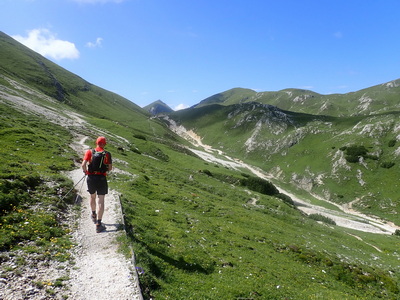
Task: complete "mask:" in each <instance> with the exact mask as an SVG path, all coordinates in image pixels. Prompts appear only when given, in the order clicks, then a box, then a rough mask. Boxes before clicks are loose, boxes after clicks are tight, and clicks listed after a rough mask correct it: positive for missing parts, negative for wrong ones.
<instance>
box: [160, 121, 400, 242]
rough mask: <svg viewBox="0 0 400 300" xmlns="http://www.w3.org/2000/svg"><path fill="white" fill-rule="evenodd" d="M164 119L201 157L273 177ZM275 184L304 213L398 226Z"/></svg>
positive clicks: (367, 226)
mask: <svg viewBox="0 0 400 300" xmlns="http://www.w3.org/2000/svg"><path fill="white" fill-rule="evenodd" d="M166 119H167V121H168V122H169V124H170V126H169V127H170V129H171V130H172V131H174V132H175V133H177V134H178V135H179V136H181V137H182V138H184V139H186V140H187V141H189V142H190V143H191V144H192V145H193V146H195V147H199V148H201V149H203V150H198V149H190V150H191V151H193V152H194V153H195V154H197V155H198V156H199V157H201V158H202V159H204V160H206V161H208V162H212V163H217V164H221V165H223V166H225V167H227V168H233V169H237V170H240V169H248V170H249V171H251V172H252V173H253V174H254V175H256V176H257V177H260V178H263V179H267V180H271V179H274V178H273V176H271V175H269V174H266V173H265V172H263V171H262V170H260V169H259V168H256V167H254V166H251V165H248V164H246V163H244V162H243V161H240V160H237V159H234V158H232V157H229V156H227V155H226V154H224V153H223V152H222V151H221V150H217V149H213V148H212V147H211V146H209V145H205V144H203V142H202V140H201V137H200V136H198V135H197V134H196V133H195V132H193V131H192V130H186V129H185V128H184V127H183V126H182V125H179V126H178V125H177V124H176V123H175V122H174V121H173V120H171V119H169V118H166ZM217 156H218V157H217ZM274 185H275V186H276V187H277V188H278V190H279V191H280V192H281V193H283V194H286V195H288V196H289V197H290V198H291V199H292V200H293V201H294V203H295V205H296V207H297V208H298V209H299V210H301V211H302V212H304V213H306V214H307V215H310V214H320V215H323V216H325V217H328V218H330V219H332V220H333V221H335V223H336V225H337V226H340V227H344V228H350V229H355V230H358V231H364V232H371V233H379V234H393V233H394V232H395V231H396V230H398V229H400V227H399V226H396V225H395V224H393V223H392V222H386V221H383V220H381V219H379V218H376V217H373V216H367V215H364V214H362V213H360V212H358V211H356V210H355V209H354V208H353V207H352V205H351V203H350V204H345V205H338V204H336V203H332V202H329V201H326V200H325V199H319V200H321V201H325V202H327V203H329V204H331V205H333V206H336V207H337V210H333V209H328V208H325V207H322V206H319V205H314V204H311V203H310V202H308V201H307V200H303V199H301V198H300V197H298V196H296V195H294V194H293V193H290V192H289V191H287V190H284V189H283V188H281V187H279V186H278V185H277V184H275V183H274ZM313 197H315V198H317V199H318V197H316V196H315V195H314V196H313ZM254 205H256V202H254Z"/></svg>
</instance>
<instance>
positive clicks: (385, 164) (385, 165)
mask: <svg viewBox="0 0 400 300" xmlns="http://www.w3.org/2000/svg"><path fill="white" fill-rule="evenodd" d="M394 165H395V163H394V162H392V161H384V162H383V163H381V167H382V168H385V169H390V168H391V167H393V166H394Z"/></svg>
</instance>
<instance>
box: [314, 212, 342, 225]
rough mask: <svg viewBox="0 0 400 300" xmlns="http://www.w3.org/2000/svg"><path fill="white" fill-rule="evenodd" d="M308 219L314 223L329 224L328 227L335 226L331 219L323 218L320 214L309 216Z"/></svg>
mask: <svg viewBox="0 0 400 300" xmlns="http://www.w3.org/2000/svg"><path fill="white" fill-rule="evenodd" d="M308 217H309V218H310V219H313V220H315V221H319V222H323V223H326V224H330V225H336V222H335V221H333V220H332V219H331V218H328V217H325V216H323V215H320V214H310V215H309V216H308Z"/></svg>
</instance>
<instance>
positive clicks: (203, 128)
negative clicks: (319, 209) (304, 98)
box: [170, 102, 400, 225]
mask: <svg viewBox="0 0 400 300" xmlns="http://www.w3.org/2000/svg"><path fill="white" fill-rule="evenodd" d="M399 115H400V113H398V112H393V113H386V114H379V115H371V116H364V117H362V116H358V117H328V116H320V115H310V114H299V113H293V112H289V111H283V110H280V109H279V108H277V107H275V106H271V105H265V104H260V103H257V102H245V103H242V104H236V105H226V106H222V105H216V104H214V105H207V106H202V107H198V108H194V109H188V110H185V111H178V112H174V113H171V114H170V117H171V118H172V119H174V120H175V121H176V122H177V123H178V124H182V125H183V126H185V127H186V128H187V129H188V130H193V131H194V132H195V133H196V134H198V135H199V136H201V137H202V141H203V142H204V143H205V144H209V145H213V146H214V147H215V148H217V149H221V150H222V151H224V152H225V153H227V154H228V155H230V156H233V157H238V158H239V157H240V158H241V159H243V160H245V161H249V162H251V163H252V164H255V165H258V166H259V167H261V168H262V169H263V170H265V171H267V172H268V173H270V174H271V175H273V176H274V177H275V178H276V180H278V181H279V182H280V183H282V182H283V183H285V184H286V185H287V186H292V188H296V189H300V190H304V191H307V192H309V193H313V194H315V195H316V196H318V197H319V198H321V199H325V200H327V201H333V202H336V203H339V204H345V203H354V206H355V207H357V209H359V210H361V211H364V212H365V213H367V214H376V215H379V216H381V217H383V218H385V219H387V220H390V221H392V222H395V223H396V224H399V225H400V219H399V217H398V215H397V210H396V206H397V203H398V201H399V200H400V199H398V197H397V192H396V190H397V187H398V183H397V178H398V177H397V176H396V174H397V172H398V168H399V165H400V159H399V156H400V145H399V143H398V136H399V134H400V125H399V121H398V120H399ZM377 182H379V184H376V183H377ZM388 203H391V204H390V205H388Z"/></svg>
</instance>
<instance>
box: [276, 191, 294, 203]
mask: <svg viewBox="0 0 400 300" xmlns="http://www.w3.org/2000/svg"><path fill="white" fill-rule="evenodd" d="M275 197H277V198H279V199H281V200H283V202H285V203H287V204H289V205H294V202H293V200H292V198H290V197H289V196H288V195H286V194H282V193H279V194H278V195H275Z"/></svg>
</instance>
